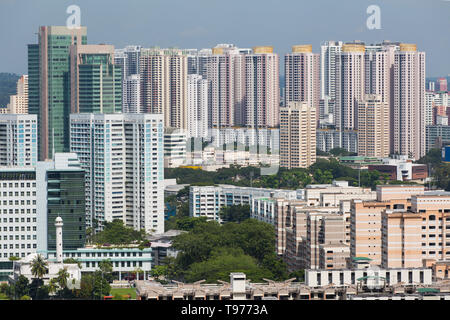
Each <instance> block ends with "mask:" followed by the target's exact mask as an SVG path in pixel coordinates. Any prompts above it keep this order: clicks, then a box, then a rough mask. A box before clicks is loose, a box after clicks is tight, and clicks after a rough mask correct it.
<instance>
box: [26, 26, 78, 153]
mask: <svg viewBox="0 0 450 320" xmlns="http://www.w3.org/2000/svg"><path fill="white" fill-rule="evenodd" d="M86 34H87V28H86V27H80V28H73V29H71V28H68V27H62V26H43V27H39V30H38V44H30V45H28V113H30V114H36V115H38V128H39V135H38V140H39V150H38V151H39V160H41V161H42V160H45V159H52V156H53V153H54V152H67V151H69V114H70V108H71V102H70V99H71V97H70V96H71V92H70V88H71V83H70V46H71V45H78V46H79V45H84V44H86V43H87V35H86Z"/></svg>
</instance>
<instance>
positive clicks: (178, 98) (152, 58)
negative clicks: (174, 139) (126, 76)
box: [139, 48, 187, 130]
mask: <svg viewBox="0 0 450 320" xmlns="http://www.w3.org/2000/svg"><path fill="white" fill-rule="evenodd" d="M139 59H140V60H139V74H140V78H141V103H142V107H143V110H144V112H146V113H162V114H163V115H164V127H173V128H178V129H184V130H186V129H187V113H186V108H187V52H186V51H185V50H180V49H159V48H150V49H144V48H142V49H141V50H140V57H139Z"/></svg>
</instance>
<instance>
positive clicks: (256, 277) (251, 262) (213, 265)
mask: <svg viewBox="0 0 450 320" xmlns="http://www.w3.org/2000/svg"><path fill="white" fill-rule="evenodd" d="M231 272H244V273H245V274H246V275H247V278H248V279H251V280H252V281H254V282H259V281H263V278H271V277H272V273H271V272H270V271H269V270H267V269H264V268H261V267H260V266H258V263H257V261H256V259H255V258H253V257H251V256H249V255H246V254H244V252H243V250H242V249H240V248H234V249H233V248H221V249H217V250H215V251H213V253H212V256H211V258H210V259H208V260H206V261H202V262H196V263H193V264H192V265H191V266H190V268H189V270H188V271H187V273H186V281H187V282H194V281H198V280H203V279H204V280H206V282H207V283H214V282H217V280H222V281H227V280H229V277H230V273H231Z"/></svg>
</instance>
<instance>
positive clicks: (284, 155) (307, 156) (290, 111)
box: [280, 101, 317, 169]
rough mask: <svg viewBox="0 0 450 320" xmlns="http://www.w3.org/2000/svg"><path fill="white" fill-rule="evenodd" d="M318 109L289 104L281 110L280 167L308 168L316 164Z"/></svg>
mask: <svg viewBox="0 0 450 320" xmlns="http://www.w3.org/2000/svg"><path fill="white" fill-rule="evenodd" d="M316 120H317V119H316V108H315V107H313V106H310V105H309V104H308V103H307V102H297V101H293V102H288V105H287V106H286V107H282V108H280V166H281V167H286V168H288V169H291V168H308V167H309V166H311V165H312V164H313V163H315V162H316Z"/></svg>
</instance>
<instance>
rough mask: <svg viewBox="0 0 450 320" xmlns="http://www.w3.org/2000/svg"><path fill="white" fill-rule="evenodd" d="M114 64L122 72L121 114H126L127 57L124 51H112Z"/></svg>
mask: <svg viewBox="0 0 450 320" xmlns="http://www.w3.org/2000/svg"><path fill="white" fill-rule="evenodd" d="M114 64H115V65H118V66H120V69H121V70H122V110H123V112H126V110H127V108H126V105H127V81H126V80H127V77H128V75H127V69H128V56H127V54H126V53H125V49H115V50H114Z"/></svg>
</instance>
